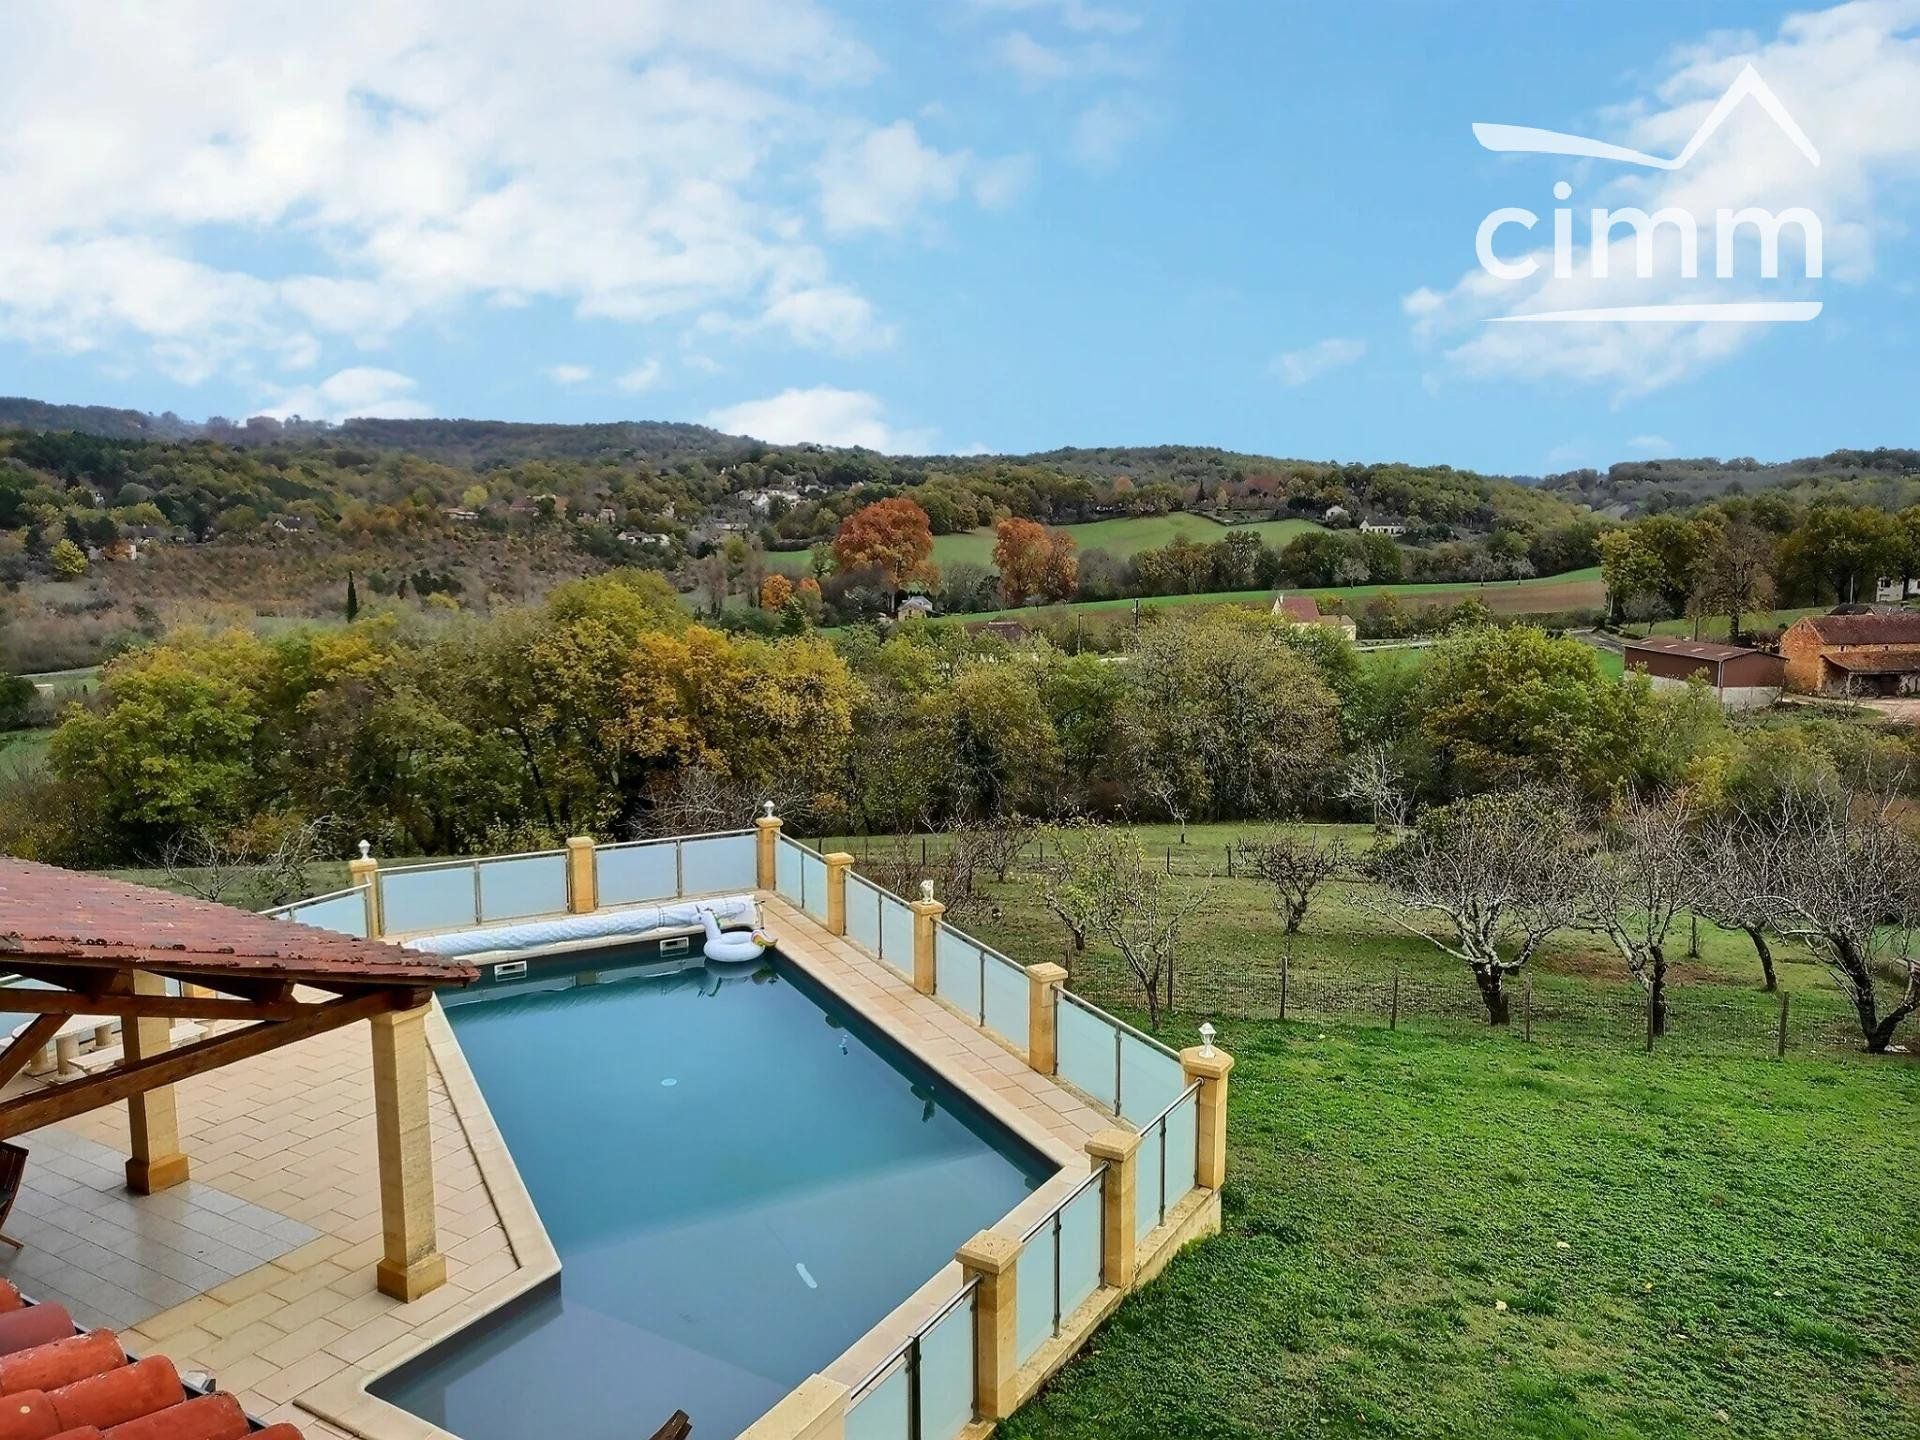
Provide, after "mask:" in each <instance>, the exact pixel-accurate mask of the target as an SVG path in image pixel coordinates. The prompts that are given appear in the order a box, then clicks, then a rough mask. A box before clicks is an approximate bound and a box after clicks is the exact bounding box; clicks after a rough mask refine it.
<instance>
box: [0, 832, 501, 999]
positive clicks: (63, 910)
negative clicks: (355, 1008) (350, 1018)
mask: <svg viewBox="0 0 1920 1440" xmlns="http://www.w3.org/2000/svg"><path fill="white" fill-rule="evenodd" d="M8 954H11V955H13V956H15V957H17V958H20V959H25V958H28V957H31V958H35V959H40V960H47V961H55V960H65V961H68V962H72V963H80V964H104V965H112V964H115V963H116V962H126V963H127V964H129V965H132V964H143V963H144V964H147V965H149V966H151V967H152V968H155V969H170V968H178V969H183V970H194V971H209V970H221V971H240V972H243V973H246V974H253V975H260V976H263V977H266V978H270V979H290V980H303V979H313V980H320V981H325V982H348V983H354V982H357V983H360V984H366V985H464V984H466V983H468V982H469V981H471V980H472V979H474V977H475V975H476V974H477V973H478V972H476V971H475V970H474V969H473V968H472V967H471V966H468V965H463V964H460V963H458V962H456V961H450V960H444V959H441V958H440V957H439V956H435V955H430V954H427V953H426V952H424V951H420V950H409V949H406V948H405V947H403V946H398V945H389V944H386V943H385V942H383V941H378V940H356V939H354V938H353V937H352V936H349V935H342V934H339V933H337V932H336V931H332V930H320V929H316V928H315V927H313V926H311V925H298V924H295V923H294V922H293V921H291V920H276V919H271V918H269V917H267V916H265V915H255V914H253V913H251V912H250V911H246V910H239V909H235V908H234V907H233V906H231V905H219V904H215V903H214V902H212V901H210V900H197V899H193V898H191V897H189V896H185V895H174V894H170V893H168V892H167V891H164V890H156V889H154V888H152V887H151V886H148V885H134V884H130V883H128V882H127V881H124V880H111V879H108V878H107V877H106V876H104V875H92V874H87V873H84V872H81V871H76V870H62V869H60V868H59V867H57V866H53V865H40V864H36V863H35V862H33V861H31V860H15V859H12V858H9V857H4V856H0V964H4V963H5V956H6V955H8Z"/></svg>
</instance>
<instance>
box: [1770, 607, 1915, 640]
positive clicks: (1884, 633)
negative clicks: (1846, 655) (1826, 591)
mask: <svg viewBox="0 0 1920 1440" xmlns="http://www.w3.org/2000/svg"><path fill="white" fill-rule="evenodd" d="M1800 623H1801V624H1803V625H1810V626H1812V627H1813V632H1814V633H1815V634H1816V635H1818V636H1819V637H1820V638H1821V639H1822V640H1824V641H1826V643H1827V644H1829V645H1920V611H1901V612H1899V613H1888V612H1882V613H1879V614H1872V615H1809V616H1808V617H1807V618H1806V619H1805V620H1803V621H1801V622H1800Z"/></svg>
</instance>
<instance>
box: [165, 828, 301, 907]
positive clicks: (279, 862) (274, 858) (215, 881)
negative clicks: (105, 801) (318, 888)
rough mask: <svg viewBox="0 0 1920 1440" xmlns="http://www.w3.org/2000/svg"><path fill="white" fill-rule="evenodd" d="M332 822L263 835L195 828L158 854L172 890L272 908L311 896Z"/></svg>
mask: <svg viewBox="0 0 1920 1440" xmlns="http://www.w3.org/2000/svg"><path fill="white" fill-rule="evenodd" d="M332 831H333V824H332V822H331V821H330V820H329V819H327V818H325V817H322V818H320V819H316V820H304V821H295V822H292V823H288V824H284V825H279V824H276V825H274V826H272V827H270V828H268V829H267V830H266V832H265V833H264V834H256V833H253V832H248V831H237V832H233V833H230V834H217V833H215V832H213V831H211V830H206V829H201V828H195V829H192V830H187V831H183V832H181V833H180V834H178V835H176V836H174V838H173V839H171V840H169V841H168V842H167V844H166V845H165V846H164V847H163V848H162V850H161V852H160V854H159V857H158V859H159V868H160V869H162V870H164V871H165V872H166V876H167V884H168V888H170V889H173V890H177V891H179V892H180V893H181V894H184V895H195V896H198V897H199V898H200V899H202V900H212V901H216V902H221V903H224V904H228V905H245V906H251V907H254V908H270V907H272V906H275V905H284V904H286V903H288V902H289V901H292V900H298V899H300V898H302V897H303V896H307V895H311V894H312V893H313V891H314V885H313V881H312V878H311V871H312V868H313V866H314V865H316V864H318V863H319V861H320V857H321V856H322V855H323V854H324V853H325V852H326V849H327V847H328V840H329V837H330V835H331V834H332Z"/></svg>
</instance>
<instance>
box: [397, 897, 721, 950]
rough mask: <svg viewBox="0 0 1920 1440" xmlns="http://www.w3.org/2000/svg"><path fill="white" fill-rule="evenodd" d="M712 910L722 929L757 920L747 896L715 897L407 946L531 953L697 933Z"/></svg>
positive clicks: (424, 939) (425, 939) (425, 938)
mask: <svg viewBox="0 0 1920 1440" xmlns="http://www.w3.org/2000/svg"><path fill="white" fill-rule="evenodd" d="M702 910H711V911H712V912H713V914H714V917H715V918H716V919H717V920H719V922H720V923H721V924H722V925H725V924H728V923H734V924H740V923H745V924H748V925H751V924H753V923H755V920H756V918H757V916H758V915H759V909H758V906H757V905H756V904H755V902H754V898H753V896H751V895H714V896H709V897H708V898H706V899H704V900H677V901H675V902H674V903H673V904H671V905H635V906H632V907H630V908H628V909H624V910H600V911H596V912H595V913H593V914H591V915H561V916H557V917H554V918H551V919H546V920H527V921H524V922H522V923H521V924H518V925H495V926H493V927H491V928H489V929H486V930H454V931H451V932H449V933H448V934H445V935H422V936H420V937H418V938H417V939H413V940H408V941H406V942H405V943H406V945H407V946H408V947H409V948H410V949H414V950H431V951H432V952H433V953H434V954H436V955H484V954H487V953H489V952H491V951H494V950H531V949H533V948H535V947H536V946H546V945H564V944H566V943H567V942H568V941H572V940H604V939H606V938H607V937H608V936H611V935H645V934H647V933H649V932H650V931H654V930H698V929H700V928H701V919H700V912H701V911H702Z"/></svg>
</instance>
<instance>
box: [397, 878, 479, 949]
mask: <svg viewBox="0 0 1920 1440" xmlns="http://www.w3.org/2000/svg"><path fill="white" fill-rule="evenodd" d="M474 908H475V907H474V895H473V866H471V865H449V866H447V867H445V868H444V869H440V870H396V871H394V872H393V873H391V874H388V873H385V872H383V873H382V874H381V876H380V921H381V928H383V929H384V930H385V931H386V933H387V934H389V935H409V934H413V933H415V932H416V931H425V930H457V929H459V928H461V927H462V926H466V925H472V924H474V923H476V921H477V919H478V917H477V916H476V915H475V913H474Z"/></svg>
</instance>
